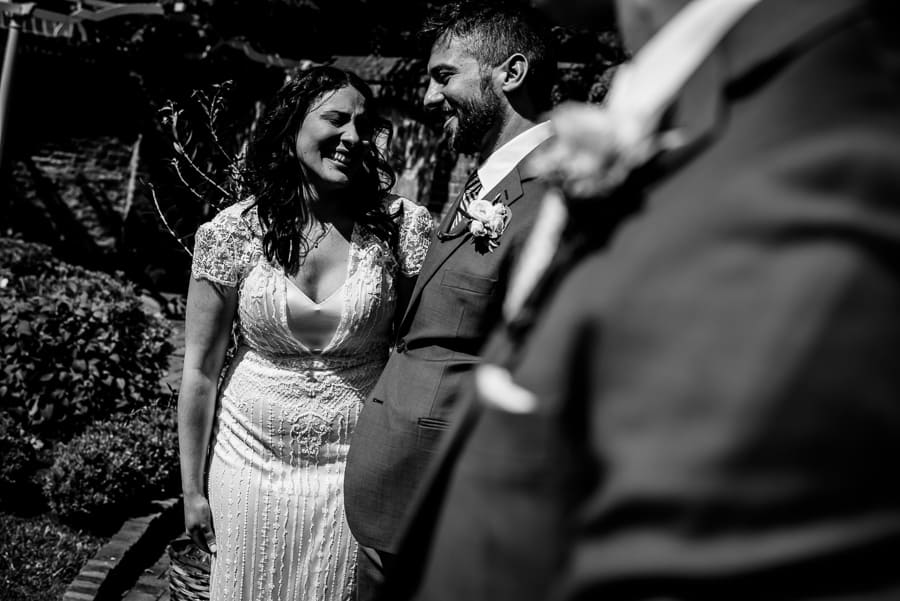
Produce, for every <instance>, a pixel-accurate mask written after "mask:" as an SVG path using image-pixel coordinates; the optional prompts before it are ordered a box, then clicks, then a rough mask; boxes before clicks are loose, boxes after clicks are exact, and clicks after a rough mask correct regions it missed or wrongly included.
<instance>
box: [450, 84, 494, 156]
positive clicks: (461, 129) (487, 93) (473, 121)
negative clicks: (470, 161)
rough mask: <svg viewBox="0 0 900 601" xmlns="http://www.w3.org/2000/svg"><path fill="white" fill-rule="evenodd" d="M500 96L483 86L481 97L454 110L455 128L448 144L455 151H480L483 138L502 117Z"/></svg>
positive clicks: (464, 152) (471, 152)
mask: <svg viewBox="0 0 900 601" xmlns="http://www.w3.org/2000/svg"><path fill="white" fill-rule="evenodd" d="M502 115H503V111H502V109H501V104H500V97H499V96H497V94H496V93H495V92H494V90H493V89H492V88H490V87H484V88H483V93H482V95H481V98H478V99H475V100H470V101H466V102H465V103H462V104H461V105H460V106H459V108H458V109H457V111H456V119H457V121H456V128H454V129H453V130H452V131H451V132H450V145H451V146H452V147H453V150H455V151H456V152H461V153H463V154H475V153H477V152H479V151H481V147H482V144H483V143H484V138H485V136H486V135H487V134H488V132H489V131H491V129H493V128H494V127H495V126H496V125H498V124H499V123H500V120H501V119H502V118H503V117H502Z"/></svg>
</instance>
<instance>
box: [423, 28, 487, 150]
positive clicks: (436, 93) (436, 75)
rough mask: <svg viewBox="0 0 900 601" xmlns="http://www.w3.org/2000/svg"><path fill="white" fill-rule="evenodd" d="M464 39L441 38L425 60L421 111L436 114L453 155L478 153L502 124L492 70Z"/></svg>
mask: <svg viewBox="0 0 900 601" xmlns="http://www.w3.org/2000/svg"><path fill="white" fill-rule="evenodd" d="M469 47H471V43H470V42H469V41H468V40H467V39H465V38H458V37H453V36H449V37H448V36H444V37H441V38H439V39H438V40H437V42H435V44H434V46H433V47H432V48H431V56H430V57H429V59H428V78H429V81H428V89H427V90H426V92H425V98H424V100H423V102H424V104H425V108H426V109H427V110H429V111H432V112H434V113H437V114H438V116H439V117H440V118H441V122H442V124H443V127H444V131H446V132H447V133H448V134H449V136H450V142H451V144H452V145H453V149H454V150H456V151H457V152H463V153H468V154H472V153H476V152H481V151H482V150H483V149H484V147H485V145H486V141H487V140H489V139H490V137H491V134H492V133H494V132H495V130H498V129H499V128H500V126H501V125H502V122H503V100H501V98H500V96H499V94H498V93H497V91H496V90H495V89H494V84H493V77H492V76H493V69H491V68H490V67H485V66H484V65H482V64H481V63H480V62H479V60H478V59H477V58H476V57H475V56H474V55H473V54H472V53H471V52H470V51H469V50H468V48H469Z"/></svg>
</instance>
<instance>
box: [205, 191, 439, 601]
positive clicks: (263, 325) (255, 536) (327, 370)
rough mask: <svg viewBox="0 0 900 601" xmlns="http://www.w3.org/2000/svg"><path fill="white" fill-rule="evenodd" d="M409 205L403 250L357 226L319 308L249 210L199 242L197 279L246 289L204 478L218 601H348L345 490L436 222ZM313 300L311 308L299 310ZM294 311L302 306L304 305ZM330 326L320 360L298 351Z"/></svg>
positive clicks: (227, 216)
mask: <svg viewBox="0 0 900 601" xmlns="http://www.w3.org/2000/svg"><path fill="white" fill-rule="evenodd" d="M389 202H390V205H391V206H390V210H392V211H393V210H394V209H396V208H397V207H398V206H400V205H402V209H403V210H402V217H401V220H400V236H399V244H398V248H397V249H395V250H393V251H392V249H391V248H390V247H389V246H388V244H387V243H386V242H383V241H381V240H380V239H378V238H376V237H375V236H374V235H372V234H369V233H367V232H366V231H365V230H364V229H363V228H362V227H360V226H359V225H357V226H356V227H355V228H354V231H353V234H352V236H351V241H350V251H349V252H350V254H349V262H348V265H347V279H346V281H345V283H344V284H343V286H342V287H341V288H340V289H339V290H338V291H336V292H335V294H333V295H332V296H331V297H329V298H328V299H325V300H323V301H321V302H320V303H313V301H311V300H309V299H308V298H305V296H303V297H302V298H300V299H298V293H299V295H301V296H302V292H300V291H299V289H298V288H296V287H294V286H293V284H292V283H291V282H290V281H289V280H288V279H287V278H286V277H285V276H284V273H283V271H282V270H281V269H279V268H278V267H277V266H273V265H271V264H270V263H269V262H268V261H266V259H265V257H264V256H263V253H262V239H261V229H260V226H259V222H258V219H257V214H256V210H255V207H254V208H251V209H250V210H249V211H248V212H246V214H245V213H244V211H245V209H247V207H248V206H249V203H247V202H244V203H238V204H236V205H234V206H231V207H229V208H227V209H225V210H224V211H222V212H221V213H219V214H218V215H217V216H216V217H215V218H214V219H213V220H212V221H211V222H209V223H207V224H204V225H203V226H201V227H200V228H199V229H198V231H197V236H196V242H195V251H194V262H193V268H192V275H193V277H195V278H204V279H207V280H210V281H212V282H215V283H217V284H220V285H224V286H237V287H238V317H237V324H238V335H239V347H238V350H237V353H236V355H235V357H234V360H233V361H232V362H231V365H230V367H229V369H228V372H227V373H226V374H225V377H224V380H223V383H222V387H221V390H220V391H219V398H218V406H217V415H216V421H215V427H214V431H213V437H212V442H211V449H210V463H209V469H208V492H209V501H210V506H211V508H212V514H213V528H214V530H215V535H216V543H217V547H218V550H217V553H216V554H215V556H214V557H213V561H212V573H211V591H210V599H211V600H212V601H226V600H228V601H231V600H243V601H270V600H271V601H274V600H285V601H286V600H291V601H326V600H335V601H337V600H340V599H348V598H350V597H351V596H352V594H353V591H354V588H355V583H354V578H355V567H356V544H355V542H354V541H353V539H352V537H351V534H350V531H349V528H348V526H347V521H346V518H345V515H344V498H343V478H344V466H345V462H346V457H347V448H348V444H349V442H350V437H351V434H352V432H353V428H354V425H355V424H356V418H357V415H358V412H359V410H360V408H361V405H362V402H363V400H364V399H365V397H366V395H367V393H368V392H369V390H370V389H371V388H372V387H373V386H374V385H375V381H376V380H377V379H378V376H379V374H380V373H381V370H382V368H383V366H384V363H385V361H386V360H387V356H388V351H389V348H388V345H389V335H390V327H391V321H392V319H393V316H394V310H395V306H396V299H395V292H394V279H395V277H397V276H398V273H403V274H405V275H414V274H416V273H418V270H419V268H420V267H421V263H422V259H423V258H424V256H425V252H426V250H427V247H428V242H429V240H430V238H431V231H432V220H431V216H430V215H429V214H428V211H427V210H425V209H424V208H423V207H420V206H418V205H416V204H414V203H412V202H411V201H409V200H406V199H404V198H400V197H391V199H390V200H389ZM304 299H305V300H304ZM298 303H299V304H298ZM320 312H323V313H322V318H321V319H319V320H318V322H317V323H315V325H314V327H313V328H312V329H316V328H318V329H319V331H321V328H322V327H323V324H327V323H328V318H329V316H330V317H331V319H332V323H336V328H335V330H334V334H333V336H332V337H331V339H330V341H328V342H327V344H323V345H322V348H321V349H314V348H311V346H308V345H307V344H304V341H303V340H301V339H300V338H298V337H297V334H302V332H304V331H305V330H306V328H305V327H304V318H305V317H306V318H309V319H310V321H309V323H310V324H312V323H313V321H312V320H311V318H310V317H309V316H311V315H313V314H319V313H320Z"/></svg>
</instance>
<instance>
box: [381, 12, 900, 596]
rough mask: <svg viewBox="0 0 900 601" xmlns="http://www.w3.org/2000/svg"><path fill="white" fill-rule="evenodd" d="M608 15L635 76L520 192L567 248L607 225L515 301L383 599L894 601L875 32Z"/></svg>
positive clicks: (711, 15)
mask: <svg viewBox="0 0 900 601" xmlns="http://www.w3.org/2000/svg"><path fill="white" fill-rule="evenodd" d="M547 4H548V6H547V8H548V9H552V11H553V12H554V13H555V14H556V15H558V16H562V17H569V18H571V17H573V15H576V14H577V13H578V12H579V11H581V12H584V11H587V10H589V9H596V8H600V7H599V6H598V4H599V3H579V2H553V3H547ZM615 8H616V10H617V15H618V19H619V23H620V25H621V27H622V31H623V34H624V37H625V41H626V43H627V44H628V45H629V46H630V48H631V49H632V50H634V51H635V52H636V53H635V56H634V59H633V60H632V61H631V62H630V63H629V64H628V65H626V66H623V67H622V68H620V70H619V72H618V73H617V75H616V77H615V78H614V80H613V82H612V85H611V89H610V93H609V96H608V97H607V101H606V103H605V106H604V107H603V108H602V109H600V108H591V107H586V106H578V105H569V106H564V107H560V109H557V111H555V112H554V114H553V117H552V123H553V125H554V129H555V131H556V133H557V137H556V138H555V139H556V142H555V143H554V144H552V145H551V147H550V148H549V149H548V152H546V153H545V154H543V155H542V156H540V157H537V158H536V160H535V161H534V163H533V166H534V168H536V169H537V170H539V172H540V173H542V174H543V175H544V176H545V177H547V178H548V179H551V180H553V181H556V182H558V184H559V185H560V186H561V188H562V189H563V191H565V192H566V193H567V195H568V196H569V199H568V200H569V204H570V210H571V211H573V215H577V216H578V217H577V218H576V219H574V220H570V222H569V223H568V225H567V226H565V227H567V228H568V229H569V230H570V231H575V232H577V231H582V232H585V231H586V232H587V235H588V236H589V235H590V230H591V228H593V227H595V226H598V225H599V226H601V227H603V225H604V224H601V223H598V222H592V221H590V220H585V219H583V218H582V217H581V213H580V211H582V210H584V209H583V205H584V202H583V198H579V197H593V199H594V202H596V203H601V204H602V205H605V206H607V207H616V206H619V205H622V206H623V214H624V213H627V212H629V211H631V212H632V214H631V216H629V217H628V218H626V219H625V220H624V222H623V223H622V224H621V225H620V226H619V227H618V228H616V229H615V231H614V232H613V234H612V236H611V238H610V239H609V240H608V241H607V240H600V241H599V242H598V243H597V246H599V248H597V249H596V250H593V251H591V252H588V253H587V254H586V255H583V256H581V257H580V259H579V260H577V261H573V260H571V259H572V258H573V255H572V254H571V252H570V249H569V246H570V244H569V242H568V241H567V240H564V241H563V242H562V243H561V244H560V245H559V247H558V250H557V251H556V253H557V254H556V258H555V259H554V260H553V262H551V263H550V267H549V268H548V270H547V271H546V272H545V273H543V274H538V275H535V274H530V276H522V277H526V279H528V278H529V277H530V279H531V281H532V282H535V281H536V282H537V284H536V286H534V287H530V292H529V293H528V294H525V295H524V298H525V300H524V305H522V304H521V303H522V302H523V301H521V300H519V301H517V302H518V303H519V304H518V305H517V304H516V302H509V303H507V306H506V309H507V310H506V311H505V315H504V316H505V318H506V319H505V322H504V324H503V326H501V328H500V330H499V331H498V332H497V333H496V334H495V335H494V336H493V337H492V339H491V341H490V342H489V349H499V350H498V351H497V352H496V353H495V352H492V351H491V350H489V351H487V352H486V359H485V364H484V365H483V366H481V367H480V368H478V369H477V370H476V371H475V375H474V378H473V379H474V382H475V386H474V388H475V393H474V394H470V395H467V396H466V397H465V398H464V399H463V401H462V402H461V409H460V415H458V416H457V423H458V424H464V425H465V427H459V428H456V429H454V430H453V431H452V432H450V433H449V434H448V436H447V437H446V438H445V441H444V444H443V445H442V446H441V448H440V449H439V451H438V453H437V455H436V459H435V462H434V463H433V464H432V468H431V469H430V470H429V472H428V477H427V478H426V479H425V482H426V484H425V485H424V488H423V490H420V491H419V493H418V494H417V500H416V503H415V506H416V509H415V510H414V512H413V517H412V518H411V519H410V521H408V522H407V524H406V527H405V534H404V536H403V538H402V542H401V544H400V547H399V548H400V551H399V555H398V558H397V562H396V563H395V565H394V569H393V571H392V572H391V574H389V578H388V580H387V589H386V591H387V594H386V596H385V598H386V599H392V600H398V599H408V598H415V599H427V600H436V599H448V600H449V599H463V598H465V599H535V600H537V599H548V598H549V599H566V600H586V599H602V600H604V601H624V600H628V601H636V600H646V601H650V600H658V599H667V600H669V599H671V600H675V599H678V600H688V599H690V600H705V599H709V600H714V599H715V600H718V599H729V600H746V601H759V600H761V599H767V600H771V599H779V600H797V601H800V600H803V601H810V600H823V601H824V600H838V599H840V600H849V599H854V600H863V599H864V600H867V601H874V600H879V601H880V600H884V601H887V600H888V599H898V598H900V570H898V569H897V559H896V558H897V557H898V556H900V481H898V480H897V478H896V477H895V473H896V471H897V466H896V462H897V460H896V459H892V458H896V457H900V370H898V369H897V357H898V356H900V270H898V269H897V265H900V202H898V199H900V85H898V84H900V78H898V75H900V73H898V71H897V69H898V66H900V63H898V61H897V60H896V57H897V54H896V48H895V47H892V46H893V44H894V41H893V38H894V37H895V36H896V30H897V23H898V21H897V15H896V10H897V9H896V8H894V7H892V6H891V5H890V3H879V2H871V1H867V0H793V1H790V2H785V1H784V0H763V1H749V2H744V1H738V0H735V1H734V2H727V3H726V2H721V1H720V0H695V1H694V2H685V1H683V0H682V1H675V0H672V1H662V0H659V1H650V0H645V1H640V0H620V1H619V2H617V3H616V4H615ZM582 22H583V21H582ZM552 198H555V197H553V196H551V199H552ZM557 200H558V199H557ZM548 204H549V205H553V204H554V203H553V202H552V201H551V202H550V203H547V202H545V205H544V206H548ZM555 204H556V205H557V206H558V207H562V209H563V211H562V214H563V215H564V214H565V210H564V209H565V205H563V204H562V203H559V202H556V203H555ZM625 206H627V207H628V208H627V210H625V209H624V207H625ZM559 214H560V211H556V222H557V223H556V225H555V226H554V225H553V223H552V222H553V221H554V219H553V218H551V219H550V220H549V221H550V222H551V227H549V228H545V227H544V220H543V219H539V220H538V222H537V223H536V225H535V230H534V231H535V232H541V231H550V232H551V233H552V234H554V235H558V233H559V231H560V228H561V227H562V226H559V218H558V217H559ZM542 217H543V213H542ZM548 238H549V240H542V241H538V242H541V243H543V246H545V247H547V246H549V247H550V248H551V250H552V249H553V248H555V247H556V244H555V238H554V236H549V235H548ZM533 240H534V237H533V238H532V239H530V240H529V242H528V243H527V244H526V247H525V250H524V252H523V262H525V261H527V260H528V258H529V249H530V248H531V247H532V246H533V245H532V241H533ZM537 246H541V244H537ZM540 254H541V253H537V255H540ZM545 254H546V253H545ZM538 263H541V264H542V262H541V261H538ZM521 275H522V274H520V276H521ZM520 280H521V277H517V278H514V279H513V283H512V284H511V288H512V289H515V288H516V286H517V283H518V282H519V281H520ZM519 298H520V299H521V298H522V295H521V294H520V295H519ZM513 301H515V299H513Z"/></svg>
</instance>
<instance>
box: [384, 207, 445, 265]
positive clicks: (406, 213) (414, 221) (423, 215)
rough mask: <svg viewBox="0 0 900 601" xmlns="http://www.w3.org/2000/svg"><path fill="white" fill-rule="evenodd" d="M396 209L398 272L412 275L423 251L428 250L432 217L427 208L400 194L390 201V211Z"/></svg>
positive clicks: (432, 226) (422, 255)
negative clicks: (398, 213) (398, 221)
mask: <svg viewBox="0 0 900 601" xmlns="http://www.w3.org/2000/svg"><path fill="white" fill-rule="evenodd" d="M398 209H399V211H400V215H401V217H400V224H399V233H400V239H399V243H398V248H397V260H398V262H399V263H400V273H402V274H403V275H408V276H414V275H417V274H418V273H419V269H421V268H422V262H423V261H424V260H425V253H427V252H428V245H429V243H430V242H431V233H432V231H433V230H434V219H432V217H431V213H429V212H428V209H426V208H425V207H423V206H421V205H418V204H416V203H414V202H413V201H411V200H409V199H407V198H403V197H402V196H396V197H394V198H393V199H392V200H391V201H390V211H391V213H394V212H396V211H397V210H398Z"/></svg>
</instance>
